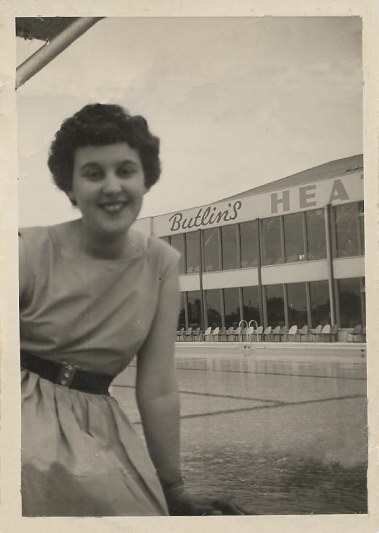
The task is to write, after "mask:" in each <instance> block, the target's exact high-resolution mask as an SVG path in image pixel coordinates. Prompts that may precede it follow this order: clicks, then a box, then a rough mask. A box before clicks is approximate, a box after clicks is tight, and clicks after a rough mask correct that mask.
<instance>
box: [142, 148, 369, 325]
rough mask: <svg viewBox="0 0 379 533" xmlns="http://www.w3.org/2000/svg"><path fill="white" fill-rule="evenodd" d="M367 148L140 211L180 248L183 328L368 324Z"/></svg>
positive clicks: (145, 223) (151, 229)
mask: <svg viewBox="0 0 379 533" xmlns="http://www.w3.org/2000/svg"><path fill="white" fill-rule="evenodd" d="M363 192H364V191H363V156H362V155H356V156H353V157H349V158H345V159H340V160H338V161H332V162H330V163H326V164H324V165H320V166H318V167H315V168H312V169H309V170H306V171H304V172H301V173H298V174H295V175H293V176H289V177H287V178H283V179H281V180H278V181H275V182H272V183H269V184H267V185H263V186H260V187H257V188H255V189H250V190H248V191H246V192H244V193H241V194H238V195H235V196H232V197H230V198H227V199H224V200H221V201H216V202H215V203H213V204H210V205H205V206H199V207H194V208H192V209H187V210H184V211H178V212H174V213H169V214H166V215H161V216H157V217H151V218H145V219H140V220H138V221H137V223H136V224H137V226H138V227H140V229H142V230H144V231H146V232H148V233H150V234H152V235H155V236H156V237H160V238H163V239H165V240H166V241H168V242H169V243H170V244H171V245H172V246H174V247H175V248H176V249H177V250H179V252H180V253H181V264H180V287H181V293H182V306H181V312H180V316H179V326H180V327H189V326H192V327H196V326H201V327H202V328H206V327H207V326H212V327H215V326H225V327H230V326H233V325H234V326H235V325H238V323H239V322H240V321H241V320H245V321H246V322H249V321H250V320H255V321H256V322H257V323H258V324H260V325H262V326H264V327H266V326H272V327H275V326H278V325H286V326H287V327H290V326H291V325H294V324H296V325H297V326H298V327H302V326H304V325H308V326H309V327H310V328H314V327H316V326H317V325H319V324H321V325H325V324H330V325H338V327H339V329H340V331H341V332H342V331H343V330H344V329H350V328H352V327H354V326H355V325H358V324H362V325H364V323H365V281H364V276H365V272H364V204H363Z"/></svg>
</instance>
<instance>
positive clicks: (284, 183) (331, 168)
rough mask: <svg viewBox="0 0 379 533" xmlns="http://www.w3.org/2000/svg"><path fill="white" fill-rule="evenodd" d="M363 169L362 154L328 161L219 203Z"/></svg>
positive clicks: (234, 195) (229, 197)
mask: <svg viewBox="0 0 379 533" xmlns="http://www.w3.org/2000/svg"><path fill="white" fill-rule="evenodd" d="M362 169H363V154H358V155H353V156H351V157H344V158H343V159H337V160H335V161H329V163H324V164H322V165H318V166H317V167H312V168H309V169H308V170H303V171H302V172H297V173H296V174H292V175H291V176H287V177H285V178H281V179H278V180H275V181H271V182H270V183H265V184H264V185H260V186H258V187H254V188H253V189H248V190H247V191H243V192H240V193H238V194H233V196H228V197H227V198H223V199H222V200H221V201H226V200H232V199H234V198H241V197H244V196H253V195H255V194H262V193H265V192H270V191H276V190H278V189H287V188H288V187H296V186H297V185H304V184H305V183H309V182H314V181H320V180H324V179H329V178H333V177H336V176H342V175H344V174H347V173H349V172H355V171H357V170H362Z"/></svg>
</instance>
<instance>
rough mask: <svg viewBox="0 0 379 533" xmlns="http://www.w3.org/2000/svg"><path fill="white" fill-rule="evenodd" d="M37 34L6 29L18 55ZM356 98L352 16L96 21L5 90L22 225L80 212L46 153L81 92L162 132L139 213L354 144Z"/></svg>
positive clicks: (356, 26)
mask: <svg viewBox="0 0 379 533" xmlns="http://www.w3.org/2000/svg"><path fill="white" fill-rule="evenodd" d="M41 45H42V43H41V42H40V41H25V40H24V39H21V38H17V59H18V64H20V63H21V62H22V61H23V60H25V59H26V58H27V57H28V56H29V55H30V54H31V53H33V52H34V51H35V50H36V49H38V48H39V47H40V46H41ZM362 97H363V81H362V59H361V24H360V20H359V19H358V18H355V17H328V18H325V17H299V18H281V17H277V18H272V17H262V18H239V17H237V18H134V19H133V18H108V19H103V20H101V21H100V22H98V23H97V24H96V25H95V26H94V27H92V28H91V29H90V30H89V31H88V32H87V33H86V34H84V35H83V36H82V37H80V38H79V39H78V40H77V41H76V42H74V43H73V44H72V45H71V46H70V47H69V48H67V49H66V50H65V51H64V52H63V53H62V54H61V55H60V56H58V57H57V58H56V59H54V60H53V61H52V62H51V63H50V64H49V65H47V67H45V68H44V69H43V70H42V71H41V72H39V73H38V74H36V75H35V76H34V77H33V78H32V79H30V80H29V81H28V82H26V84H25V85H23V86H22V87H20V88H19V89H18V90H17V108H18V147H19V221H20V226H32V225H46V224H54V223H58V222H62V221H65V220H69V219H72V218H75V217H77V216H78V213H77V210H75V209H74V208H72V207H71V204H70V203H69V201H68V199H67V198H66V196H65V194H64V193H62V192H60V191H58V190H57V189H56V187H55V186H54V184H53V182H52V179H51V176H50V173H49V170H48V167H47V163H46V162H47V155H48V150H49V146H50V143H51V141H52V139H53V136H54V134H55V132H56V131H57V130H58V129H59V126H60V124H61V122H62V121H63V120H64V119H65V118H67V117H68V116H70V115H72V114H73V113H74V112H76V111H77V110H78V109H80V108H81V107H82V106H84V105H86V104H87V103H89V102H97V101H99V102H103V103H118V104H121V105H123V106H124V107H125V108H126V109H128V110H129V111H130V112H131V113H132V114H142V115H143V116H145V117H146V119H147V120H148V122H149V125H150V128H151V130H152V132H153V133H154V134H156V135H158V136H159V137H160V139H161V160H162V175H161V178H160V180H159V182H158V183H157V184H156V185H155V186H154V187H153V188H152V189H151V190H150V191H149V192H148V194H147V195H146V196H145V199H144V206H143V208H142V211H141V214H140V217H147V216H155V215H159V214H163V213H169V212H174V211H179V210H183V209H186V208H191V207H196V206H199V205H204V204H208V203H213V202H216V201H217V200H220V199H223V198H226V197H228V196H230V195H234V194H236V193H238V192H243V191H245V190H247V189H251V188H253V187H256V186H258V185H262V184H264V183H267V182H271V181H274V180H277V179H280V178H283V177H285V176H288V175H291V174H294V173H296V172H300V171H302V170H306V169H308V168H311V167H314V166H316V165H319V164H323V163H326V162H328V161H332V160H335V159H339V158H343V157H349V156H352V155H355V154H359V153H362V151H363V146H362V144H363V140H362V120H363V119H362V115H363V110H362Z"/></svg>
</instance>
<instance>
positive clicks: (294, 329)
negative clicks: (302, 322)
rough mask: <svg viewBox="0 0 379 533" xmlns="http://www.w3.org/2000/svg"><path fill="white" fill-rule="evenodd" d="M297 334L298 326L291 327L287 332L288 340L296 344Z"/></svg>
mask: <svg viewBox="0 0 379 533" xmlns="http://www.w3.org/2000/svg"><path fill="white" fill-rule="evenodd" d="M296 333H297V326H296V325H294V326H291V327H290V329H289V330H288V332H287V335H286V340H287V341H291V342H294V340H295V337H296Z"/></svg>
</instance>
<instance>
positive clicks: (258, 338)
mask: <svg viewBox="0 0 379 533" xmlns="http://www.w3.org/2000/svg"><path fill="white" fill-rule="evenodd" d="M262 334H263V326H258V327H257V329H256V330H255V331H254V337H255V340H256V341H257V342H258V341H261V340H262V336H263V335H262ZM254 337H253V339H254Z"/></svg>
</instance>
